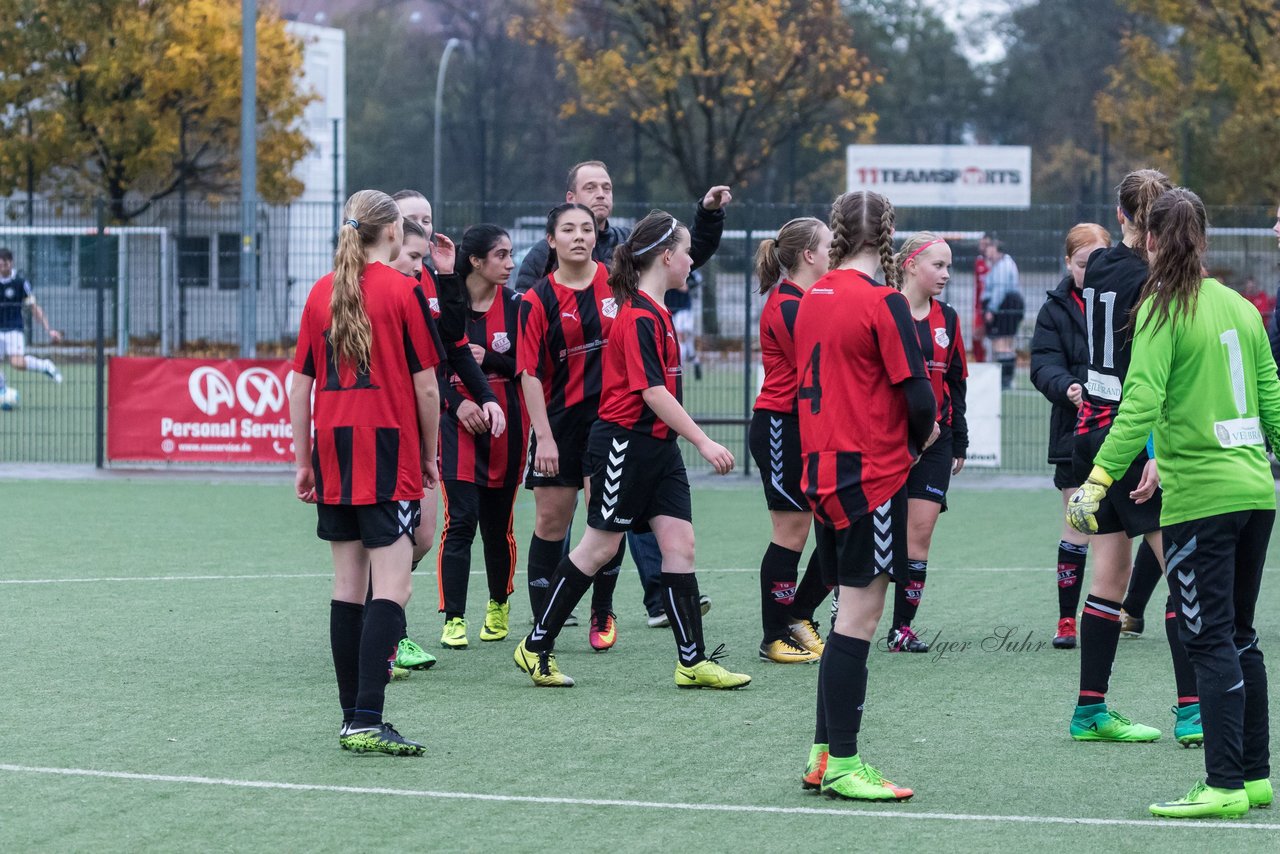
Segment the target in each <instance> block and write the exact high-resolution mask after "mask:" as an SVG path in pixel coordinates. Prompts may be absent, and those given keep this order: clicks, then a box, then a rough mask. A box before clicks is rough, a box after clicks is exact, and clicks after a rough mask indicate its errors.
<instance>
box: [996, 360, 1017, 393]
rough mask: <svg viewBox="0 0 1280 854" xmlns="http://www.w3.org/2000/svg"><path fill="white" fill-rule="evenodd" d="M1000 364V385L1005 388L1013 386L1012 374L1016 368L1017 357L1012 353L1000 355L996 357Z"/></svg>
mask: <svg viewBox="0 0 1280 854" xmlns="http://www.w3.org/2000/svg"><path fill="white" fill-rule="evenodd" d="M996 361H997V362H999V363H1000V383H1001V385H1003V386H1004V387H1005V388H1009V387H1010V386H1012V385H1013V372H1014V369H1016V368H1017V367H1018V357H1017V356H1015V355H1013V354H1012V353H1000V354H999V355H997V356H996Z"/></svg>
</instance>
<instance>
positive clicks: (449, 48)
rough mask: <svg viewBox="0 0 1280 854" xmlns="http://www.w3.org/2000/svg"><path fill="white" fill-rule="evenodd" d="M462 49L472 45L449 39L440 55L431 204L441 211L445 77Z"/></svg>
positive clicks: (437, 76)
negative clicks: (456, 52) (451, 57)
mask: <svg viewBox="0 0 1280 854" xmlns="http://www.w3.org/2000/svg"><path fill="white" fill-rule="evenodd" d="M460 47H465V48H468V49H469V48H470V45H469V44H468V43H467V42H465V41H463V40H462V39H457V38H453V39H449V41H447V42H445V45H444V53H443V54H441V55H440V70H439V71H438V72H437V73H436V112H435V124H436V127H435V146H434V150H433V151H432V153H431V196H432V198H431V203H432V204H433V205H435V207H436V209H437V210H439V208H440V203H441V201H443V199H444V193H442V192H441V191H440V146H441V128H442V127H443V116H441V113H443V112H444V76H445V74H446V73H448V71H449V57H450V56H451V55H452V54H453V52H454V51H455V50H457V49H458V48H460Z"/></svg>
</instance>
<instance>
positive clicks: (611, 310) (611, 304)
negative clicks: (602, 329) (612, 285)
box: [600, 297, 618, 318]
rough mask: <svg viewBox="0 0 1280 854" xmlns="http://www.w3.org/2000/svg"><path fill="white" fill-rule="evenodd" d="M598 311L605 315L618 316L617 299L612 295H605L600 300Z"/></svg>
mask: <svg viewBox="0 0 1280 854" xmlns="http://www.w3.org/2000/svg"><path fill="white" fill-rule="evenodd" d="M600 311H602V312H604V316H605V317H610V318H612V317H617V316H618V301H617V300H615V299H614V298H613V297H605V298H604V299H602V300H600Z"/></svg>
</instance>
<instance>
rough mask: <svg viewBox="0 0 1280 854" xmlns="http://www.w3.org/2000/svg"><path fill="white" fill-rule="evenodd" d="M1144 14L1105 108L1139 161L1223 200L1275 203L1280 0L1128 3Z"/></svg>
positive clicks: (1279, 177) (1279, 169)
mask: <svg viewBox="0 0 1280 854" xmlns="http://www.w3.org/2000/svg"><path fill="white" fill-rule="evenodd" d="M1128 4H1129V6H1130V7H1131V8H1132V9H1133V10H1134V11H1135V12H1137V13H1139V14H1141V15H1143V16H1144V17H1145V18H1146V19H1147V23H1148V26H1147V27H1145V28H1143V29H1136V30H1135V31H1134V32H1131V33H1130V34H1129V35H1128V36H1127V37H1126V38H1125V40H1124V53H1123V58H1122V60H1121V61H1120V63H1119V64H1118V65H1117V66H1116V67H1115V68H1114V69H1113V71H1112V74H1111V81H1110V84H1109V85H1108V87H1107V89H1106V91H1105V92H1104V93H1103V94H1102V95H1101V96H1100V97H1099V99H1098V112H1099V115H1100V116H1101V117H1102V118H1103V120H1104V121H1106V122H1107V123H1108V125H1109V126H1110V128H1111V129H1112V133H1113V135H1114V136H1113V138H1114V139H1115V140H1116V141H1117V143H1118V144H1120V145H1121V146H1122V147H1123V149H1124V150H1125V151H1126V152H1127V153H1128V154H1129V155H1130V156H1131V157H1132V158H1134V159H1136V160H1140V161H1144V162H1147V163H1150V164H1151V165H1155V166H1159V167H1161V168H1163V169H1165V170H1166V171H1167V172H1169V174H1170V175H1171V176H1172V177H1174V178H1175V180H1177V181H1178V182H1180V183H1183V184H1186V185H1188V186H1190V187H1192V188H1194V189H1195V190H1196V191H1197V192H1199V193H1201V194H1202V195H1203V196H1204V197H1205V199H1206V201H1210V202H1212V203H1217V204H1249V203H1259V204H1275V202H1276V200H1277V199H1278V198H1280V159H1277V158H1276V156H1275V149H1274V148H1272V145H1274V140H1275V139H1276V137H1277V133H1278V132H1280V3H1278V2H1276V0H1212V2H1211V1H1210V0H1197V2H1190V3H1189V2H1178V0H1128Z"/></svg>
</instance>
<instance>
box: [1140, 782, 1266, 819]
mask: <svg viewBox="0 0 1280 854" xmlns="http://www.w3.org/2000/svg"><path fill="white" fill-rule="evenodd" d="M1248 811H1249V796H1248V795H1247V794H1246V793H1245V790H1244V789H1218V788H1215V787H1213V786H1208V785H1205V784H1204V783H1196V784H1195V785H1194V786H1192V787H1191V791H1190V792H1188V793H1187V795H1186V797H1184V798H1178V799H1177V800H1176V801H1165V802H1164V803H1159V804H1152V805H1151V814H1152V815H1158V816H1160V817H1161V818H1239V817H1240V816H1242V815H1244V814H1245V813H1247V812H1248Z"/></svg>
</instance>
